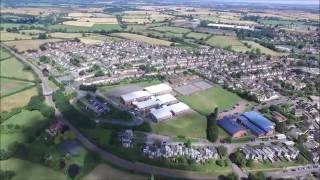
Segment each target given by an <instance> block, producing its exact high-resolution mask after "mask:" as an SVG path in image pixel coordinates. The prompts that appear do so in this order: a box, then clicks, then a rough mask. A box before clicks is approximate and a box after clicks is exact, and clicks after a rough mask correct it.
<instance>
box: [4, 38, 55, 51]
mask: <svg viewBox="0 0 320 180" xmlns="http://www.w3.org/2000/svg"><path fill="white" fill-rule="evenodd" d="M57 41H61V39H26V40H19V41H7V42H4V44H5V45H7V46H9V47H13V48H16V49H17V50H18V51H19V52H23V51H26V50H28V49H39V47H40V45H42V44H45V43H48V42H57Z"/></svg>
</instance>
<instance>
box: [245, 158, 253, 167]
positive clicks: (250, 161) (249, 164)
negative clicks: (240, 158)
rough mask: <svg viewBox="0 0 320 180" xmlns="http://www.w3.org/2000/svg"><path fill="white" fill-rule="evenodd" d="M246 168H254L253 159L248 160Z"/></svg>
mask: <svg viewBox="0 0 320 180" xmlns="http://www.w3.org/2000/svg"><path fill="white" fill-rule="evenodd" d="M246 166H247V167H253V160H252V159H249V160H247V162H246Z"/></svg>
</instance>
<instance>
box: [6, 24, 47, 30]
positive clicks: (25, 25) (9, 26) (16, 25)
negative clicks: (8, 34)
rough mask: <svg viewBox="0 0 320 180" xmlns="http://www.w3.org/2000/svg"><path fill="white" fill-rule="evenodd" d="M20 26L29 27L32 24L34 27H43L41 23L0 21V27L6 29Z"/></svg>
mask: <svg viewBox="0 0 320 180" xmlns="http://www.w3.org/2000/svg"><path fill="white" fill-rule="evenodd" d="M20 26H24V27H28V28H30V27H31V26H34V27H37V28H38V27H39V28H43V27H44V26H43V25H42V24H32V25H30V24H22V23H1V24H0V27H3V28H4V29H7V28H14V27H16V28H19V27H20Z"/></svg>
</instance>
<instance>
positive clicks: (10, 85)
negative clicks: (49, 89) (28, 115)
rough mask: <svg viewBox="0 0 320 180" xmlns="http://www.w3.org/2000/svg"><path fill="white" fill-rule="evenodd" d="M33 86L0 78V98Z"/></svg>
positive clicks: (28, 83)
mask: <svg viewBox="0 0 320 180" xmlns="http://www.w3.org/2000/svg"><path fill="white" fill-rule="evenodd" d="M33 85H34V83H31V82H26V81H18V80H13V79H7V78H0V86H1V89H0V97H1V96H5V95H7V94H11V93H14V92H17V91H19V90H21V89H24V88H27V87H31V86H33Z"/></svg>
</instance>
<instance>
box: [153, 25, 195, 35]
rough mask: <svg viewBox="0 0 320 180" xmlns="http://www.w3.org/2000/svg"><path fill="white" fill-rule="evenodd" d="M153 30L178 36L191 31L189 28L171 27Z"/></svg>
mask: <svg viewBox="0 0 320 180" xmlns="http://www.w3.org/2000/svg"><path fill="white" fill-rule="evenodd" d="M151 30H156V31H161V32H172V33H177V34H184V33H188V32H190V31H191V30H190V29H187V28H181V27H170V26H158V27H154V28H151Z"/></svg>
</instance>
